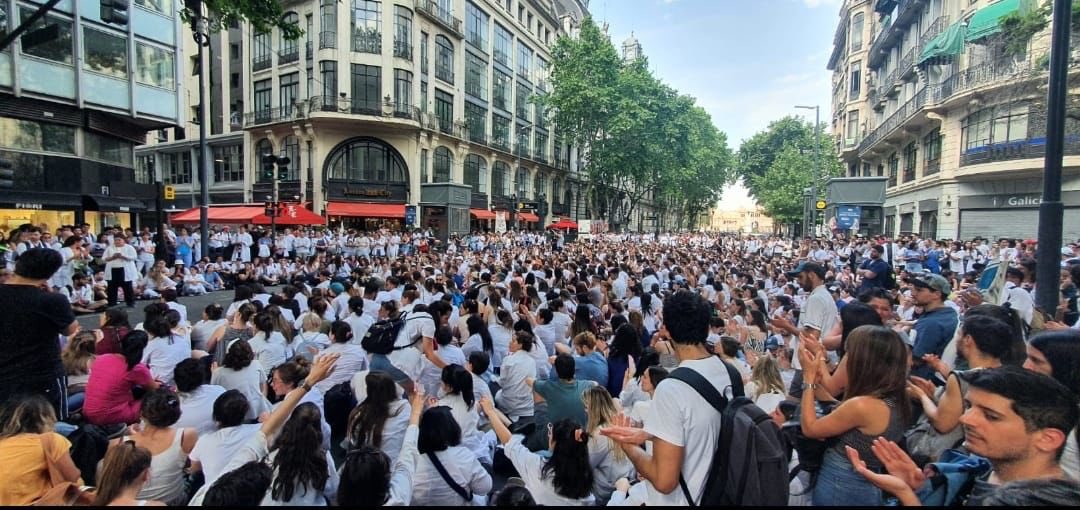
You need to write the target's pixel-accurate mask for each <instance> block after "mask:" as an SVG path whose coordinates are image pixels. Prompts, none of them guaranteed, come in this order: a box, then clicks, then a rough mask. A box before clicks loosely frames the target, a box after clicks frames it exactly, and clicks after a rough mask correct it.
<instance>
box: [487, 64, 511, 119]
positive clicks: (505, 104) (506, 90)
mask: <svg viewBox="0 0 1080 510" xmlns="http://www.w3.org/2000/svg"><path fill="white" fill-rule="evenodd" d="M492 82H493V83H492V87H491V88H492V94H491V100H492V101H491V102H492V103H493V105H494V106H495V108H498V109H500V110H502V111H505V112H508V111H510V84H511V83H512V79H511V78H510V75H508V74H504V73H503V72H502V71H499V70H498V69H496V70H495V75H494V79H493V80H492Z"/></svg>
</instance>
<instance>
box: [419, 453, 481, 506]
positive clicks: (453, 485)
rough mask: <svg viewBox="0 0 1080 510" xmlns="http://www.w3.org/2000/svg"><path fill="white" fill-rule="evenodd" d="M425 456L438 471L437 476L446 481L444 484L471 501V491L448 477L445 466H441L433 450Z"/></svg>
mask: <svg viewBox="0 0 1080 510" xmlns="http://www.w3.org/2000/svg"><path fill="white" fill-rule="evenodd" d="M427 456H428V459H430V460H431V465H433V466H435V470H436V471H438V472H439V476H441V477H442V479H443V481H445V482H446V485H449V486H450V488H451V489H453V490H454V492H456V493H457V494H458V496H461V497H462V498H463V499H465V501H467V502H472V491H467V490H465V488H464V487H462V486H461V485H459V484H458V483H457V480H454V479H453V478H451V477H450V473H447V472H446V468H445V467H443V465H442V462H441V461H440V460H439V457H437V456H436V455H435V452H428V453H427Z"/></svg>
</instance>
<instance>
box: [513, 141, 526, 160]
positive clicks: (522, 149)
mask: <svg viewBox="0 0 1080 510" xmlns="http://www.w3.org/2000/svg"><path fill="white" fill-rule="evenodd" d="M514 154H515V155H517V156H521V157H523V158H527V157H529V144H528V143H521V142H518V143H516V144H514Z"/></svg>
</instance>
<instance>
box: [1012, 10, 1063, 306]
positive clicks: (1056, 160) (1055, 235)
mask: <svg viewBox="0 0 1080 510" xmlns="http://www.w3.org/2000/svg"><path fill="white" fill-rule="evenodd" d="M1071 14H1072V0H1054V11H1053V14H1052V15H1051V16H1052V20H1051V35H1050V80H1049V86H1048V87H1047V90H1046V160H1045V163H1044V167H1045V170H1044V173H1043V196H1042V203H1040V204H1039V244H1038V250H1037V252H1036V263H1035V302H1036V304H1037V305H1038V306H1039V308H1040V309H1041V310H1043V311H1044V312H1047V313H1049V314H1051V315H1053V314H1054V311H1055V310H1057V304H1058V295H1059V294H1060V292H1059V290H1058V279H1059V278H1060V275H1061V267H1060V263H1061V256H1060V255H1058V253H1059V251H1058V248H1059V247H1060V246H1061V235H1062V234H1061V220H1062V217H1063V215H1064V211H1065V209H1064V206H1063V205H1062V203H1061V165H1062V161H1061V160H1062V156H1063V154H1064V146H1065V108H1066V105H1067V103H1066V93H1067V91H1068V80H1069V74H1068V73H1069V31H1070V26H1069V25H1070V22H1071V20H1072V16H1071ZM998 270H999V271H1001V269H998Z"/></svg>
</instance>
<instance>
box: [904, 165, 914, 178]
mask: <svg viewBox="0 0 1080 510" xmlns="http://www.w3.org/2000/svg"><path fill="white" fill-rule="evenodd" d="M914 180H915V167H914V166H908V167H904V182H911V181H914Z"/></svg>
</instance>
